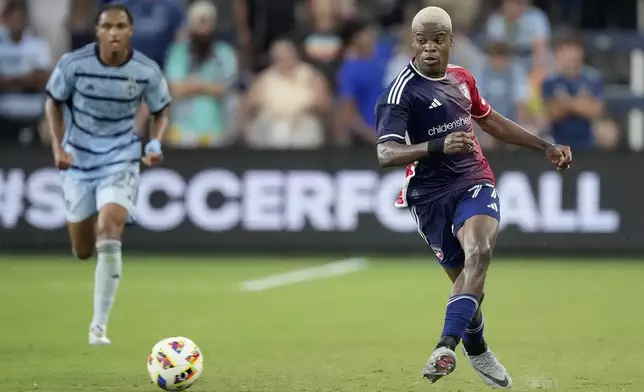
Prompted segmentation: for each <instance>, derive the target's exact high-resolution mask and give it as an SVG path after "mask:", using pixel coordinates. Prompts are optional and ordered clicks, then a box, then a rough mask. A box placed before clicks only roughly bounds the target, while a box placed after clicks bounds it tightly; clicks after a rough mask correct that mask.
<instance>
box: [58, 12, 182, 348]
mask: <svg viewBox="0 0 644 392" xmlns="http://www.w3.org/2000/svg"><path fill="white" fill-rule="evenodd" d="M132 32H133V21H132V16H131V14H130V12H129V11H128V9H127V8H126V7H124V6H121V5H107V6H105V7H104V8H102V9H101V11H100V12H99V14H98V15H97V18H96V36H97V39H98V42H97V43H94V44H90V45H88V46H86V47H84V48H82V49H79V50H77V51H74V52H71V53H68V54H66V55H65V56H63V57H62V59H61V60H60V62H59V63H58V65H57V66H56V69H55V70H54V72H53V73H52V75H51V78H50V80H49V82H48V84H47V93H48V96H49V97H48V99H47V102H46V104H45V111H46V116H47V122H48V125H49V128H50V132H51V136H52V148H53V152H54V159H55V162H56V167H58V168H59V169H60V170H61V171H62V173H63V174H62V176H63V180H62V189H63V196H64V199H65V206H66V210H67V221H68V228H69V235H70V238H71V243H72V249H73V251H74V254H75V255H76V256H77V257H78V258H80V259H87V258H89V257H91V256H92V254H93V253H94V248H96V251H97V253H98V262H97V264H96V275H95V282H94V284H95V286H94V316H93V318H92V321H91V324H90V328H89V343H90V344H91V345H106V344H110V340H109V339H108V338H107V322H108V318H109V315H110V311H111V309H112V304H113V303H114V297H115V295H116V290H117V288H118V284H119V280H120V278H121V265H122V261H121V236H122V234H123V229H124V227H125V224H126V221H127V220H128V218H129V217H130V216H131V215H132V214H133V212H134V206H135V202H136V197H137V191H138V186H139V161H143V163H145V164H146V165H148V166H154V165H157V164H160V163H161V161H162V157H163V155H162V153H161V142H160V141H161V140H162V139H163V133H164V132H165V129H166V127H167V124H168V114H167V109H168V106H169V105H170V102H171V97H170V93H169V90H168V85H167V82H166V80H165V78H164V77H163V74H162V72H161V70H160V69H159V67H158V66H157V65H156V63H154V62H153V61H152V60H150V59H149V58H147V57H146V56H144V55H143V54H141V53H139V52H137V51H135V50H132V49H130V47H129V42H130V39H131V37H132ZM143 100H144V101H145V103H146V104H147V105H148V108H149V109H150V112H151V113H152V115H153V119H154V121H153V123H152V126H151V129H150V141H149V142H148V143H147V145H146V146H145V149H144V151H145V156H143V157H142V144H141V140H140V138H139V136H138V134H137V131H136V129H135V127H134V117H135V115H136V113H137V111H138V109H139V106H140V105H141V102H142V101H143Z"/></svg>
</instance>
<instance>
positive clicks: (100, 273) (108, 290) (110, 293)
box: [92, 240, 122, 327]
mask: <svg viewBox="0 0 644 392" xmlns="http://www.w3.org/2000/svg"><path fill="white" fill-rule="evenodd" d="M96 251H97V252H98V262H97V263H96V275H95V277H94V317H93V319H92V325H97V324H98V325H100V326H102V327H105V326H107V321H108V319H109V317H110V310H111V309H112V304H114V297H115V296H116V289H117V288H118V286H119V281H120V280H121V268H122V267H121V266H122V261H121V241H116V240H100V241H97V242H96Z"/></svg>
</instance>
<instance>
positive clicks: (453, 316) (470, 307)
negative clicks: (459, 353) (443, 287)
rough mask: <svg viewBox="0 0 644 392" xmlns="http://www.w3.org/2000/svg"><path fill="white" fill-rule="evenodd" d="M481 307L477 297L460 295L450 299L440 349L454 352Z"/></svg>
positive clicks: (439, 344)
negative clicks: (445, 348)
mask: <svg viewBox="0 0 644 392" xmlns="http://www.w3.org/2000/svg"><path fill="white" fill-rule="evenodd" d="M478 307H479V301H478V299H477V298H476V296H474V295H471V294H458V295H454V296H452V297H450V299H449V301H448V302H447V311H446V312H445V324H444V326H443V333H442V335H441V339H440V341H439V343H438V347H448V348H449V349H451V350H454V349H455V348H456V346H457V345H458V343H459V341H460V340H461V338H462V337H463V335H464V334H465V330H466V329H467V327H468V326H469V325H470V322H471V321H472V319H473V318H474V315H475V314H476V311H477V309H478Z"/></svg>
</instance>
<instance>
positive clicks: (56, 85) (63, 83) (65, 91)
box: [45, 56, 74, 102]
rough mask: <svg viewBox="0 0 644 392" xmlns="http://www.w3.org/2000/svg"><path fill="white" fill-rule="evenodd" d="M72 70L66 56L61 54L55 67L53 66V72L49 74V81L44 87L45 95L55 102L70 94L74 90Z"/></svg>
mask: <svg viewBox="0 0 644 392" xmlns="http://www.w3.org/2000/svg"><path fill="white" fill-rule="evenodd" d="M72 72H73V71H72V66H71V65H70V64H69V61H68V60H67V58H66V56H63V58H62V59H61V60H60V61H59V62H58V64H57V65H56V68H54V72H52V74H51V76H49V81H48V82H47V86H46V87H45V90H46V91H47V95H49V96H50V97H51V99H53V100H54V101H57V102H64V101H67V100H68V99H69V98H70V97H71V96H72V92H73V90H74V75H73V73H72Z"/></svg>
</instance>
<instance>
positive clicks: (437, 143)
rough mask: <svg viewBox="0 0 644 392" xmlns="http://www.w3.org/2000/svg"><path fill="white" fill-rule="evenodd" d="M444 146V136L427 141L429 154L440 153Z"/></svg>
mask: <svg viewBox="0 0 644 392" xmlns="http://www.w3.org/2000/svg"><path fill="white" fill-rule="evenodd" d="M444 147H445V138H444V137H441V138H438V139H434V140H430V141H428V142H427V153H428V154H429V155H436V154H442V153H443V148H444Z"/></svg>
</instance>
